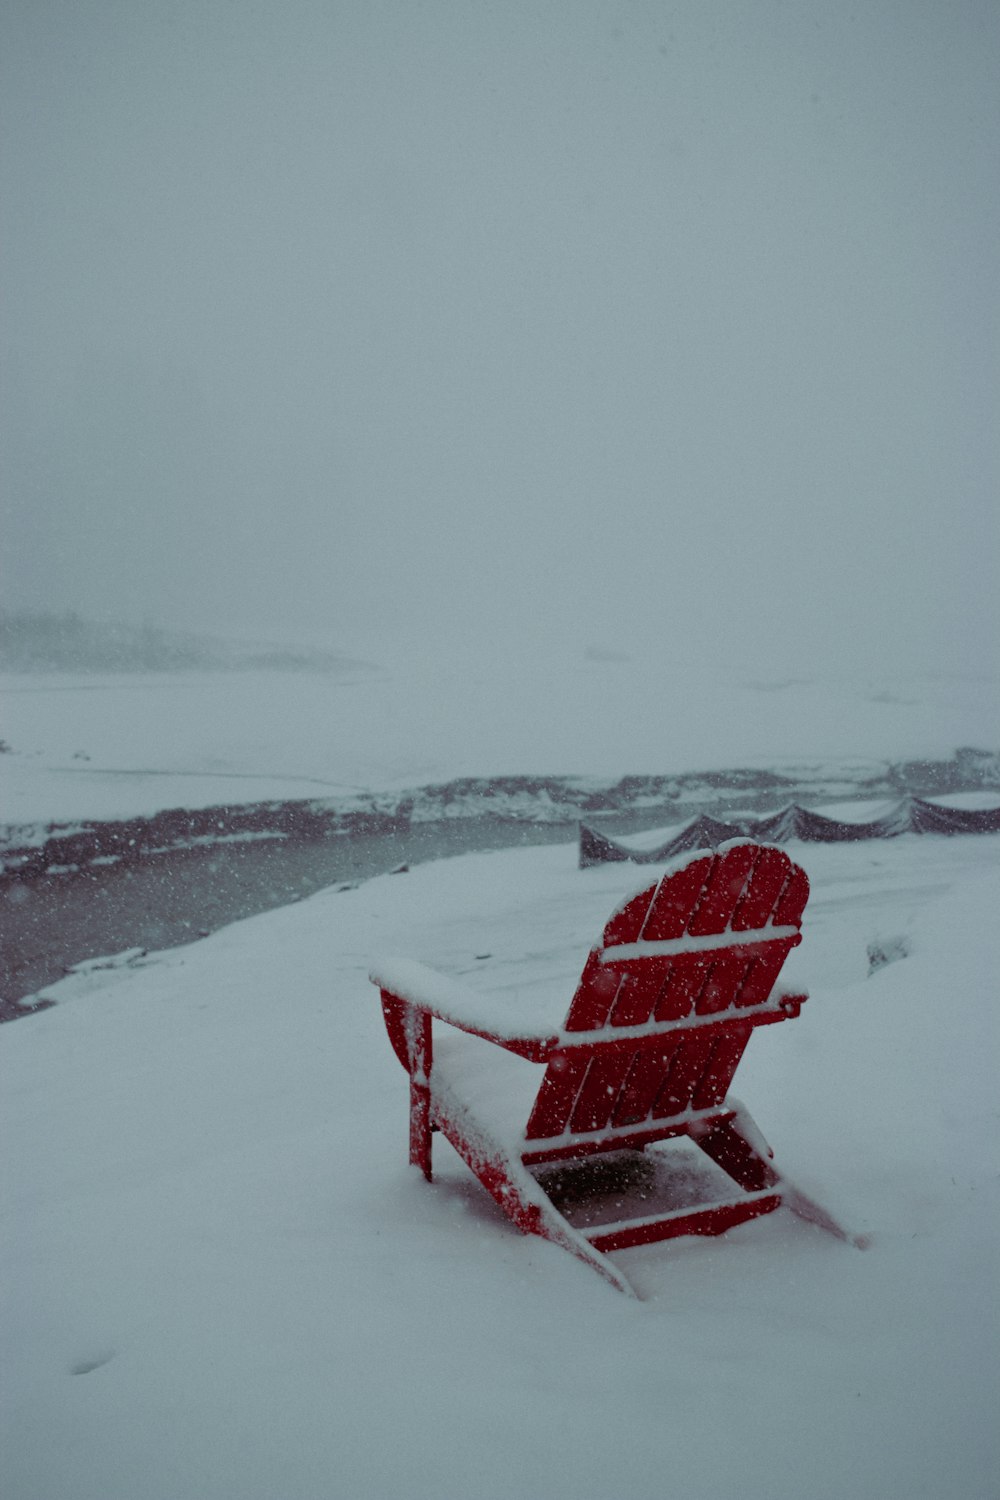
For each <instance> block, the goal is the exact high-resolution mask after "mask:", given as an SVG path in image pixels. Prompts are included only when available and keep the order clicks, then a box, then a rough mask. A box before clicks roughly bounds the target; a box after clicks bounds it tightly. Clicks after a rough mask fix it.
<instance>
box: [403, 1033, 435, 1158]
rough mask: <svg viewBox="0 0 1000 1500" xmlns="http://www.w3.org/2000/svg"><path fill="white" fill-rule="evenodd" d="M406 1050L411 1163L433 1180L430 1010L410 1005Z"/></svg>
mask: <svg viewBox="0 0 1000 1500" xmlns="http://www.w3.org/2000/svg"><path fill="white" fill-rule="evenodd" d="M405 1028H406V1050H407V1053H408V1057H409V1073H410V1164H411V1165H412V1166H414V1167H419V1168H420V1170H421V1172H423V1174H424V1176H425V1177H426V1178H427V1181H428V1182H430V1180H431V1088H430V1078H431V1068H432V1065H433V1044H432V1040H431V1018H430V1016H429V1014H428V1013H427V1011H425V1010H418V1009H417V1008H416V1007H415V1006H407V1010H406V1021H405Z"/></svg>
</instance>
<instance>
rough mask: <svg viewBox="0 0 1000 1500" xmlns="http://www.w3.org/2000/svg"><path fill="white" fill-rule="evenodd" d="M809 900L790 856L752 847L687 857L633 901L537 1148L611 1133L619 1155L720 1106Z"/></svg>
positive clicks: (547, 1092)
mask: <svg viewBox="0 0 1000 1500" xmlns="http://www.w3.org/2000/svg"><path fill="white" fill-rule="evenodd" d="M808 896H809V882H808V880H807V878H806V875H805V872H804V871H803V870H802V869H800V868H799V866H798V865H795V864H793V863H792V861H791V860H790V859H789V857H788V855H787V854H785V852H784V851H783V850H781V849H776V848H774V847H772V846H770V845H766V844H755V843H751V842H748V841H745V840H738V841H735V842H733V843H730V844H724V845H723V846H722V847H721V848H720V849H719V850H717V851H716V852H715V853H705V852H700V853H695V854H689V855H685V856H682V858H681V859H679V860H677V861H675V862H674V863H673V864H672V865H671V866H669V867H668V869H667V871H666V872H665V873H664V875H663V876H661V878H660V879H659V880H658V881H657V882H656V883H655V884H654V885H651V886H649V887H648V888H647V889H646V890H644V891H641V892H640V893H639V894H638V895H637V896H633V897H632V898H631V900H629V901H628V902H627V903H626V904H625V905H624V906H622V907H621V908H620V909H619V910H618V911H617V912H615V913H614V914H613V916H612V917H611V920H610V921H609V922H608V924H607V926H606V927H605V929H604V932H603V934H602V937H601V940H600V942H599V943H598V944H597V946H596V947H594V948H593V949H592V950H591V952H590V954H589V956H588V958H587V962H586V965H585V967H584V970H583V974H582V976H581V978H580V983H579V985H578V986H577V989H576V993H575V994H574V996H573V1000H572V1002H571V1004H570V1007H569V1011H568V1013H567V1016H566V1021H565V1024H564V1028H563V1043H562V1045H561V1046H560V1048H559V1050H558V1052H557V1053H556V1054H555V1055H554V1056H553V1058H552V1060H551V1061H550V1062H549V1064H548V1067H547V1069H546V1072H545V1076H544V1078H543V1080H542V1084H541V1087H540V1089H539V1092H538V1097H537V1099H536V1101H535V1105H534V1108H533V1110H532V1112H531V1117H530V1119H529V1121H528V1125H527V1127H526V1131H525V1134H526V1137H527V1138H528V1140H541V1139H548V1138H553V1137H563V1136H566V1135H574V1134H576V1135H588V1136H591V1137H592V1136H593V1135H594V1133H595V1132H602V1131H603V1132H606V1133H607V1134H608V1137H609V1139H608V1145H609V1147H610V1146H613V1144H614V1142H615V1138H616V1136H618V1135H620V1134H621V1133H623V1132H626V1131H627V1130H628V1129H629V1128H632V1127H636V1126H641V1124H642V1122H644V1121H648V1122H650V1123H651V1124H655V1123H657V1122H662V1121H664V1120H670V1119H672V1118H674V1117H679V1116H682V1115H686V1114H690V1113H691V1112H692V1111H695V1112H697V1111H701V1110H710V1109H712V1108H714V1107H715V1106H716V1105H718V1104H720V1103H721V1102H722V1100H723V1099H724V1098H725V1096H726V1092H727V1090H728V1088H729V1084H730V1082H731V1081H732V1077H733V1074H734V1072H735V1070H736V1066H737V1064H738V1063H739V1060H740V1058H741V1056H742V1055H743V1049H744V1048H745V1046H746V1044H747V1041H748V1040H749V1037H750V1032H751V1031H752V1029H753V1026H754V1024H755V1022H754V1011H755V1010H756V1011H757V1012H758V1013H759V1012H760V1011H761V1010H762V1008H765V1007H766V1006H767V1002H768V999H769V997H770V995H771V992H772V989H773V987H774V984H775V981H776V980H777V977H778V973H779V971H780V969H781V966H782V964H783V963H784V961H785V957H786V956H787V954H788V952H789V950H790V949H791V948H793V947H794V946H795V945H796V944H797V943H798V942H799V941H800V933H799V928H800V925H801V921H802V912H803V909H804V907H805V904H806V901H807V899H808ZM757 1019H762V1017H761V1016H760V1015H759V1014H758V1017H757Z"/></svg>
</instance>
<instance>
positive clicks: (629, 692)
mask: <svg viewBox="0 0 1000 1500" xmlns="http://www.w3.org/2000/svg"><path fill="white" fill-rule="evenodd" d="M346 644H347V645H348V647H349V649H350V651H351V655H352V656H353V657H356V658H359V659H362V660H366V661H368V662H371V663H372V665H371V666H369V667H362V666H358V667H353V666H352V667H349V668H347V669H345V670H344V672H342V673H339V674H338V673H335V672H330V673H325V674H312V673H277V672H259V671H247V672H234V673H218V672H204V673H198V672H191V673H180V674H167V673H164V674H160V675H156V676H145V677H142V676H131V675H127V674H126V675H115V674H107V675H104V676H95V677H68V676H61V677H54V676H51V675H45V674H34V675H7V676H4V677H2V678H0V739H2V740H3V741H4V742H5V743H6V744H7V745H8V746H9V747H10V753H7V754H0V824H3V825H7V826H8V827H9V826H11V825H20V826H22V827H25V826H30V825H44V824H49V823H52V822H57V823H70V824H72V823H73V822H74V821H78V820H83V819H122V818H130V817H135V816H140V815H149V814H152V813H155V812H158V811H160V810H162V809H165V808H174V807H189V808H194V807H208V806H218V805H221V804H227V803H228V804H232V803H249V802H258V801H265V800H279V799H285V798H343V797H350V796H352V795H356V794H358V793H362V794H368V793H371V792H376V793H378V792H383V791H401V790H404V789H408V788H413V787H418V786H423V785H426V784H429V783H432V782H442V781H448V780H451V779H452V778H454V777H458V776H490V775H512V774H516V773H524V774H530V775H544V774H553V775H561V776H570V775H580V776H594V777H608V776H612V777H618V776H622V775H625V774H631V773H654V774H673V773H679V772H685V771H706V770H715V769H726V768H729V767H734V766H768V767H774V766H779V765H780V766H787V767H792V768H794V767H796V766H802V765H805V766H809V767H816V766H817V765H823V766H832V767H837V766H845V767H852V768H854V769H855V770H857V769H859V768H860V767H862V766H871V765H872V763H884V762H885V761H886V760H888V759H894V760H900V759H908V758H920V757H925V758H936V757H941V758H947V757H949V756H951V755H952V754H953V752H954V751H955V750H956V749H957V748H958V747H960V746H974V747H977V748H984V749H995V748H996V747H997V745H998V744H1000V690H998V684H997V683H996V682H992V681H990V680H988V679H984V678H978V677H976V676H974V675H970V676H969V677H968V678H962V677H954V678H942V677H915V678H912V679H910V680H906V679H892V680H883V679H882V678H879V677H874V676H873V677H872V678H870V679H847V678H844V679H835V678H829V677H821V678H816V679H815V680H805V679H785V678H782V677H780V676H776V675H774V674H769V673H768V670H767V665H766V663H762V664H761V666H760V669H759V671H757V672H750V673H743V674H741V675H739V676H737V675H736V674H727V673H726V672H723V671H721V670H716V669H711V668H710V667H709V666H708V665H707V664H706V665H705V666H704V669H702V667H701V666H700V665H699V664H698V663H697V662H696V661H695V662H692V661H688V660H683V661H682V660H681V659H680V658H679V656H678V654H677V652H676V651H671V650H667V649H661V648H660V644H659V643H651V644H650V645H649V646H648V647H647V648H645V649H637V650H636V651H634V652H633V653H632V654H631V655H629V656H627V657H621V656H617V655H615V654H614V653H611V652H607V653H602V652H600V651H595V650H589V651H586V650H583V649H576V648H573V649H571V648H570V647H569V646H568V645H565V644H563V645H557V644H553V645H551V646H550V647H547V648H544V649H543V648H541V647H539V645H538V644H537V643H535V644H532V645H531V646H530V647H529V646H528V645H524V644H520V645H519V644H518V643H516V642H512V641H510V640H506V641H504V642H499V641H497V642H495V643H492V644H490V643H487V642H484V641H482V640H477V641H475V642H474V643H473V642H469V643H462V642H456V641H450V642H448V643H447V644H446V645H443V646H439V648H438V649H431V648H428V647H427V646H426V645H423V644H420V645H418V644H416V643H414V644H412V645H410V646H409V647H406V646H404V645H403V644H401V643H400V642H399V641H393V642H392V643H391V648H389V649H387V647H386V645H385V643H384V642H380V641H378V640H374V639H371V640H366V639H364V638H361V639H359V640H357V641H350V642H348V643H346Z"/></svg>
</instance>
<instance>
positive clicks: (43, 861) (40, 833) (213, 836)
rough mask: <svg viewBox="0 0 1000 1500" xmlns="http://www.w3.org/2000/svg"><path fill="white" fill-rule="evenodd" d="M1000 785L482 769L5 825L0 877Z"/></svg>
mask: <svg viewBox="0 0 1000 1500" xmlns="http://www.w3.org/2000/svg"><path fill="white" fill-rule="evenodd" d="M981 791H996V792H997V794H998V796H1000V751H989V750H979V749H973V748H970V747H964V748H961V749H959V750H956V752H955V753H954V755H952V756H951V757H950V758H949V759H947V760H900V761H892V762H860V761H859V762H856V763H847V764H845V763H827V764H811V765H795V766H780V767H777V768H775V769H773V770H762V769H760V768H756V767H754V768H734V769H731V770H723V771H711V772H685V773H680V774H664V775H635V776H624V777H621V778H619V779H617V780H614V781H611V780H601V779H599V778H594V777H575V776H527V775H514V776H482V777H462V778H458V779H456V780H453V781H448V782H444V783H440V784H438V785H430V786H424V787H420V788H417V789H415V790H410V791H407V792H401V793H376V792H373V793H370V794H362V795H354V796H351V797H347V798H321V799H316V798H308V799H301V800H299V799H296V800H291V801H279V802H254V803H241V804H235V805H233V804H225V805H221V806H216V807H204V808H170V809H166V810H164V811H162V812H158V813H156V814H154V815H152V816H150V817H138V818H131V819H128V820H124V821H118V822H114V821H107V822H103V821H102V822H96V821H95V822H79V823H74V824H57V823H53V824H49V825H46V826H45V827H43V828H38V827H23V826H21V827H18V826H8V827H6V828H0V878H3V879H5V880H12V879H13V880H16V879H18V878H25V877H34V876H38V875H52V876H56V875H59V874H75V873H77V872H79V871H80V870H84V869H88V868H91V867H100V866H101V865H111V864H118V863H122V862H124V863H132V862H137V861H140V860H143V861H144V860H146V859H149V858H150V857H155V856H156V855H162V854H173V853H176V852H177V851H179V850H183V849H194V848H200V847H212V846H217V845H218V846H221V845H225V844H227V843H232V842H235V841H239V842H249V841H252V840H266V839H278V840H284V839H292V840H296V841H303V842H308V841H315V840H319V839H326V838H340V837H348V838H350V837H355V836H361V837H364V836H367V835H371V834H389V833H393V832H397V831H398V832H403V831H405V830H408V829H410V828H412V827H414V826H416V825H418V824H424V823H441V822H447V821H450V820H451V819H480V820H489V821H493V822H503V823H521V824H525V825H532V824H535V825H537V824H546V825H553V824H564V825H567V826H570V825H572V824H574V823H576V822H578V821H579V820H580V819H586V820H587V821H588V822H590V821H593V820H594V819H595V818H598V819H604V818H607V820H608V821H609V823H610V822H611V821H614V823H615V826H616V831H617V832H622V833H625V832H628V831H631V830H632V829H636V828H639V827H643V826H645V827H650V826H653V825H654V824H656V823H658V822H659V823H671V822H683V821H684V820H686V819H689V818H692V817H696V816H698V815H700V814H706V815H709V816H720V815H724V814H726V813H729V812H733V811H735V810H737V809H740V810H744V811H746V812H761V813H762V812H767V811H771V810H773V809H775V808H777V807H780V806H782V805H785V804H787V803H789V802H792V801H796V802H801V801H804V800H808V801H810V802H811V803H813V804H815V805H822V804H823V803H829V802H835V801H840V800H850V799H858V800H872V801H874V800H876V799H879V798H897V797H904V796H915V797H933V796H944V795H947V794H950V793H955V792H981Z"/></svg>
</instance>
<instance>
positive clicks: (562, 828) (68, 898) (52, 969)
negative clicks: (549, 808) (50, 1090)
mask: <svg viewBox="0 0 1000 1500" xmlns="http://www.w3.org/2000/svg"><path fill="white" fill-rule="evenodd" d="M575 833H576V825H575V824H572V823H567V824H555V825H542V824H524V823H512V822H502V821H500V820H494V819H471V818H467V819H461V820H456V821H454V822H450V823H425V824H419V825H417V826H416V827H413V828H410V829H407V830H405V831H403V832H395V833H380V834H364V835H357V834H355V835H346V834H341V835H338V836H336V837H332V838H324V839H318V840H310V841H301V842H299V841H295V840H292V839H267V840H263V839H262V840H259V841H253V842H247V843H228V844H217V845H215V846H214V847H211V848H203V849H200V848H199V849H188V850H183V851H179V852H176V853H170V854H156V855H148V856H146V857H144V858H141V859H137V860H134V861H131V862H129V863H125V862H121V863H119V864H114V865H104V866H99V867H97V868H96V869H95V868H93V867H91V868H89V869H83V870H80V871H77V872H74V873H70V874H64V875H36V876H22V877H7V878H5V879H3V880H2V882H0V1020H11V1019H13V1018H14V1017H15V1016H19V1015H23V1014H25V1013H26V1011H25V1007H24V1006H23V1005H21V1004H19V1002H22V1001H25V1003H26V1005H27V1006H28V1007H29V1008H30V1007H31V1005H32V1001H31V1000H30V999H29V1000H27V1001H26V997H30V996H34V995H35V994H37V992H38V991H39V990H42V989H44V988H45V987H46V986H47V985H50V984H52V983H53V981H54V980H56V979H60V978H62V976H63V975H64V974H65V972H66V970H67V969H68V968H70V967H71V965H73V964H78V963H82V962H83V961H84V960H85V959H88V958H97V957H100V956H102V955H104V954H110V953H120V952H122V951H123V950H124V949H126V948H147V949H150V950H155V949H158V948H173V947H176V946H177V945H179V944H181V943H190V942H193V941H195V940H196V939H197V938H198V937H204V936H207V935H208V933H210V932H214V931H215V930H216V929H217V928H219V927H224V926H225V925H226V924H227V923H228V922H236V921H239V920H240V919H241V918H243V917H251V916H254V915H256V913H258V912H262V911H270V910H271V909H272V908H273V907H276V906H285V905H287V904H288V903H289V902H292V901H301V900H302V898H303V897H305V896H311V895H312V894H313V892H314V891H318V890H320V889H322V888H323V887H324V886H329V885H338V884H341V883H347V882H356V881H359V880H366V879H368V878H369V877H370V876H372V875H382V874H385V873H386V872H387V871H389V870H393V869H395V868H396V867H397V866H399V865H401V864H418V863H421V862H423V861H425V860H429V859H441V858H444V857H446V856H448V855H452V854H462V853H466V852H468V851H470V850H486V849H507V848H510V847H512V846H516V845H529V844H551V843H566V842H568V841H569V840H571V839H573V838H574V836H575Z"/></svg>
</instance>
